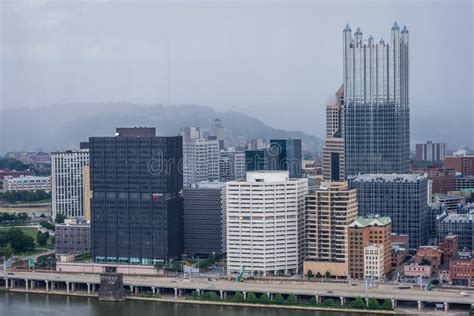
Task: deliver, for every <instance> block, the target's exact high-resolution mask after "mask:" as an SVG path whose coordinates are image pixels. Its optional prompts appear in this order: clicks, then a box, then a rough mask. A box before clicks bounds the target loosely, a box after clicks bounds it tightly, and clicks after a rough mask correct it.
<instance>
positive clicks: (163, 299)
mask: <svg viewBox="0 0 474 316" xmlns="http://www.w3.org/2000/svg"><path fill="white" fill-rule="evenodd" d="M0 291H2V292H18V293H30V294H43V295H45V294H47V295H59V296H77V297H91V298H96V299H98V294H97V293H91V294H87V293H84V292H70V293H65V292H62V291H49V292H45V291H44V290H35V289H28V290H26V289H18V288H14V289H8V290H7V289H2V290H0ZM126 299H127V300H133V301H152V302H153V301H154V302H163V303H177V304H189V305H196V304H198V305H208V306H211V305H214V306H215V305H217V306H231V307H251V308H261V309H265V308H266V309H279V310H300V311H321V312H340V313H354V314H356V313H357V314H363V315H367V314H374V315H382V314H383V315H395V314H399V313H397V310H395V311H384V310H368V309H367V310H366V309H353V308H337V307H319V306H318V307H313V306H298V305H275V304H266V305H262V304H250V303H235V302H223V301H202V300H194V299H190V298H187V297H178V298H175V297H166V296H160V297H144V296H132V295H128V296H127V297H126ZM416 314H417V313H416V311H413V315H416Z"/></svg>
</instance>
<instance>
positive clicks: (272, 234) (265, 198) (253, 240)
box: [224, 171, 308, 275]
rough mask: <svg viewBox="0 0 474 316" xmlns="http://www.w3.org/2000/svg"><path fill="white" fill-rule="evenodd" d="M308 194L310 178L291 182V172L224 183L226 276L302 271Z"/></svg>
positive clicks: (249, 174)
mask: <svg viewBox="0 0 474 316" xmlns="http://www.w3.org/2000/svg"><path fill="white" fill-rule="evenodd" d="M307 192H308V182H307V179H290V178H289V173H288V171H266V172H247V174H246V181H232V182H228V183H227V184H226V190H225V198H224V201H225V204H224V206H225V207H224V213H225V216H226V221H225V222H226V232H227V234H226V243H227V273H228V274H235V273H239V272H241V271H242V270H244V269H245V272H246V274H248V275H250V274H254V273H258V274H262V275H269V274H271V275H273V274H282V273H283V274H291V273H298V271H300V269H301V267H302V258H303V246H304V204H305V200H304V197H305V195H306V194H307ZM255 271H256V272H255Z"/></svg>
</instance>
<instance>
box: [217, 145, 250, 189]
mask: <svg viewBox="0 0 474 316" xmlns="http://www.w3.org/2000/svg"><path fill="white" fill-rule="evenodd" d="M242 179H245V152H243V151H234V150H227V151H224V150H221V152H220V156H219V181H222V182H227V181H234V180H242Z"/></svg>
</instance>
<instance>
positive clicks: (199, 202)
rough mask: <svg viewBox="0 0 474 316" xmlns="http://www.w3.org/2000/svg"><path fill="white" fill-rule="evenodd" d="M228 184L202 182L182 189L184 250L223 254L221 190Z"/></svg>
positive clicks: (189, 252)
mask: <svg viewBox="0 0 474 316" xmlns="http://www.w3.org/2000/svg"><path fill="white" fill-rule="evenodd" d="M224 187H225V183H222V182H201V183H197V184H194V185H192V186H191V187H187V188H184V189H183V199H184V252H185V253H186V254H191V255H220V254H222V253H223V242H222V227H223V221H222V190H223V189H224Z"/></svg>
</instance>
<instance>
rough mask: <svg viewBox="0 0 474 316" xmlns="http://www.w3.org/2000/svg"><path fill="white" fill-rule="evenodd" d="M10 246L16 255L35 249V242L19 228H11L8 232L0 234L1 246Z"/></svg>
mask: <svg viewBox="0 0 474 316" xmlns="http://www.w3.org/2000/svg"><path fill="white" fill-rule="evenodd" d="M6 244H10V246H11V248H12V249H13V251H14V252H15V253H17V252H24V251H29V250H34V249H35V241H34V239H33V238H32V237H30V236H26V235H25V234H24V233H23V232H22V231H21V230H20V229H19V228H10V229H9V230H7V231H6V232H0V245H6Z"/></svg>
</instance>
